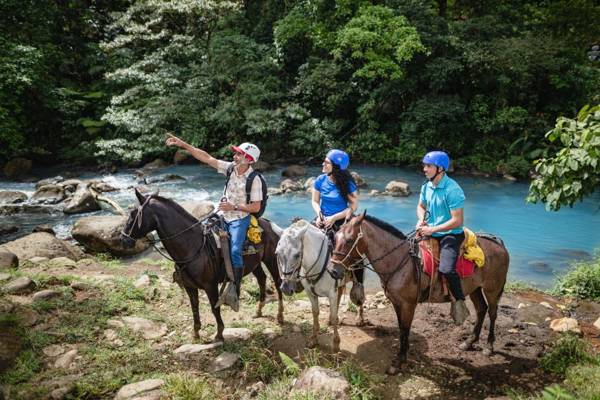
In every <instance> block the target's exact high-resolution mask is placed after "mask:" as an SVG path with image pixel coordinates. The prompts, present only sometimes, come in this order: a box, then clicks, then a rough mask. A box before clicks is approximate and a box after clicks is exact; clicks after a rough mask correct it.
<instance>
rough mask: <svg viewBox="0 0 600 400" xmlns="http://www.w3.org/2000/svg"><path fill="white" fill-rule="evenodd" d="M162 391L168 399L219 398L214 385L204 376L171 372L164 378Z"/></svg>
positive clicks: (205, 399) (196, 399) (201, 399)
mask: <svg viewBox="0 0 600 400" xmlns="http://www.w3.org/2000/svg"><path fill="white" fill-rule="evenodd" d="M163 389H164V391H165V392H166V393H167V396H168V398H169V399H177V400H213V399H218V398H221V396H220V395H219V393H218V392H217V391H216V390H215V386H214V385H213V384H212V383H211V382H209V381H208V379H206V378H204V377H194V376H192V375H189V374H173V375H169V376H168V377H167V378H166V379H165V386H164V388H163Z"/></svg>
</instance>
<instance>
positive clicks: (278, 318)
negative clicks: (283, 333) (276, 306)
mask: <svg viewBox="0 0 600 400" xmlns="http://www.w3.org/2000/svg"><path fill="white" fill-rule="evenodd" d="M277 323H278V324H279V325H283V316H280V315H278V316H277Z"/></svg>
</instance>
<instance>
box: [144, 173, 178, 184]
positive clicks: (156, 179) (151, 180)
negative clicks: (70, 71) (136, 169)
mask: <svg viewBox="0 0 600 400" xmlns="http://www.w3.org/2000/svg"><path fill="white" fill-rule="evenodd" d="M176 181H184V182H185V181H186V179H185V178H184V177H183V176H180V175H176V174H167V175H160V176H154V177H152V178H148V179H147V180H146V182H147V184H148V185H152V184H155V183H161V182H176Z"/></svg>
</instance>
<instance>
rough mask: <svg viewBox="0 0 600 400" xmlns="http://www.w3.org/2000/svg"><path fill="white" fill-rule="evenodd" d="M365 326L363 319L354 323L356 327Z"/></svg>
mask: <svg viewBox="0 0 600 400" xmlns="http://www.w3.org/2000/svg"><path fill="white" fill-rule="evenodd" d="M365 325H367V323H366V322H365V320H364V319H359V320H358V321H356V326H358V327H361V326H365Z"/></svg>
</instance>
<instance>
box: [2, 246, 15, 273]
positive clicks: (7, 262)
mask: <svg viewBox="0 0 600 400" xmlns="http://www.w3.org/2000/svg"><path fill="white" fill-rule="evenodd" d="M18 266H19V257H17V256H16V255H14V254H13V253H11V252H9V251H0V271H2V270H7V269H13V268H17V267H18Z"/></svg>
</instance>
